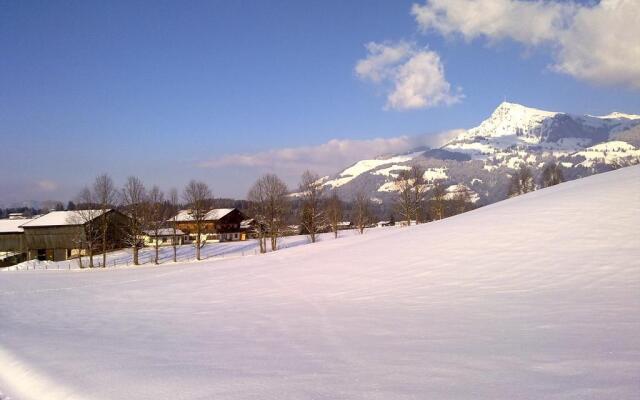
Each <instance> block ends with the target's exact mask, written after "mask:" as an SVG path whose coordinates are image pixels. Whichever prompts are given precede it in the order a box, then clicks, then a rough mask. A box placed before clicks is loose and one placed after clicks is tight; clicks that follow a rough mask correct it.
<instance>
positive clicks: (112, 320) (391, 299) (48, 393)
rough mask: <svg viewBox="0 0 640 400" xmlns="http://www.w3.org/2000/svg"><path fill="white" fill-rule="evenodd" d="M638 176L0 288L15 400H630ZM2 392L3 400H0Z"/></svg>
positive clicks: (5, 360) (639, 298)
mask: <svg viewBox="0 0 640 400" xmlns="http://www.w3.org/2000/svg"><path fill="white" fill-rule="evenodd" d="M639 207H640V166H636V167H629V168H624V169H621V170H617V171H614V172H610V173H606V174H601V175H596V176H592V177H589V178H585V179H582V180H577V181H572V182H568V183H564V184H562V185H559V186H556V187H553V188H550V189H545V190H540V191H536V192H533V193H530V194H527V195H524V196H520V197H517V198H514V199H511V200H507V201H504V202H501V203H496V204H493V205H491V206H487V207H484V208H481V209H478V210H475V211H472V212H470V213H466V214H463V215H459V216H456V217H453V218H449V219H446V220H443V221H439V222H435V223H430V224H426V225H418V226H413V227H408V228H403V229H388V230H385V229H381V230H375V229H373V230H371V231H369V232H368V233H366V234H365V235H363V236H351V237H347V238H343V239H341V240H326V241H323V242H321V243H317V244H313V245H307V246H297V247H293V248H289V249H284V250H282V251H278V252H274V253H269V254H267V255H260V256H252V257H237V258H233V259H224V260H216V261H204V262H200V263H185V264H178V265H173V264H164V265H161V266H159V267H139V268H113V269H98V270H82V271H81V270H75V271H74V270H72V271H30V272H26V271H16V272H6V273H1V274H0V324H1V325H0V366H1V367H0V388H1V390H2V391H3V392H4V395H5V396H10V397H11V398H12V399H16V400H28V399H54V400H55V399H172V400H173V399H510V400H511V399H637V398H638V397H639V396H640V379H639V377H640V235H639V233H638V227H639V226H640V209H639ZM0 397H2V395H0Z"/></svg>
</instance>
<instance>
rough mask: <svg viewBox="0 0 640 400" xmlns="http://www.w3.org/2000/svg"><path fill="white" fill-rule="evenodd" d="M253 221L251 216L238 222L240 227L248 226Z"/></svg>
mask: <svg viewBox="0 0 640 400" xmlns="http://www.w3.org/2000/svg"><path fill="white" fill-rule="evenodd" d="M253 222H254V219H253V218H249V219H245V220H242V222H240V228H250V227H251V224H253Z"/></svg>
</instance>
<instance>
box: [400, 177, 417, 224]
mask: <svg viewBox="0 0 640 400" xmlns="http://www.w3.org/2000/svg"><path fill="white" fill-rule="evenodd" d="M395 184H396V188H397V189H398V197H397V199H396V208H397V210H398V214H400V216H401V217H402V219H404V220H406V221H407V226H409V225H411V219H412V218H413V216H414V214H415V210H414V202H413V184H412V182H411V173H410V172H409V171H406V170H403V171H400V173H399V174H398V177H397V178H396V179H395Z"/></svg>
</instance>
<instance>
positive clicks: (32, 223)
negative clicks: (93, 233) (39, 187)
mask: <svg viewBox="0 0 640 400" xmlns="http://www.w3.org/2000/svg"><path fill="white" fill-rule="evenodd" d="M109 211H111V210H109V209H107V210H105V211H104V212H109ZM101 215H102V210H83V211H51V212H50V213H47V214H44V215H42V216H40V217H37V218H33V219H30V220H28V221H26V222H23V224H22V227H27V228H36V227H46V226H66V225H80V224H82V223H83V222H84V221H86V220H88V219H94V218H98V217H99V216H101Z"/></svg>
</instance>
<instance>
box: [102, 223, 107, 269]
mask: <svg viewBox="0 0 640 400" xmlns="http://www.w3.org/2000/svg"><path fill="white" fill-rule="evenodd" d="M102 215H103V222H102V223H103V225H102V268H105V267H106V266H107V221H106V218H104V215H105V214H104V213H103V214H102Z"/></svg>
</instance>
